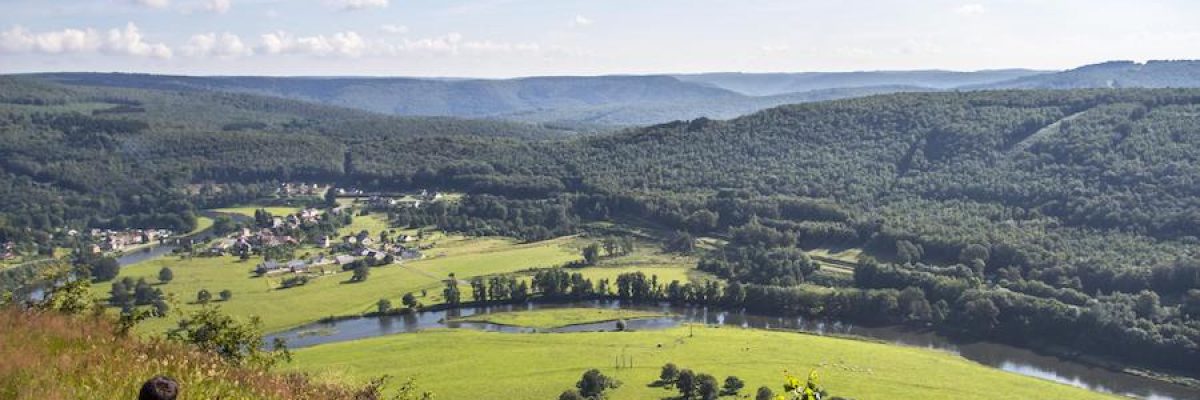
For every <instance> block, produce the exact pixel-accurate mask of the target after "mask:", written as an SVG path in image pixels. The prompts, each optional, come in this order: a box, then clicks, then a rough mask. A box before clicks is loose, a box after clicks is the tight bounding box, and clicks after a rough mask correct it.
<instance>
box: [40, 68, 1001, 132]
mask: <svg viewBox="0 0 1200 400" xmlns="http://www.w3.org/2000/svg"><path fill="white" fill-rule="evenodd" d="M962 75H974V73H962ZM35 76H36V77H38V78H41V79H46V80H50V81H55V82H62V83H66V84H71V85H80V86H83V85H87V86H103V87H120V88H135V89H154V90H172V91H187V92H214V91H215V92H227V93H246V94H257V95H264V96H276V97H283V98H288V99H294V100H302V101H308V102H313V103H319V104H326V105H332V106H338V107H347V108H354V109H359V110H365V111H371V112H378V113H384V114H392V115H403V116H443V117H459V118H487V119H493V120H511V121H522V122H527V123H537V124H546V125H550V126H557V127H569V128H571V129H573V130H582V131H589V132H591V131H608V130H611V129H613V127H620V126H631V125H649V124H655V123H662V122H666V121H673V120H679V119H693V118H700V117H709V118H733V117H736V116H739V115H743V114H747V113H751V112H754V111H758V110H762V109H765V108H770V107H775V106H779V105H782V104H792V103H802V102H811V101H823V100H833V99H841V98H848V97H858V96H865V95H871V94H880V93H895V92H903V91H923V90H930V88H926V87H924V86H915V85H910V84H906V82H909V80H906V79H888V78H886V77H884V78H882V79H876V80H871V81H869V82H870V83H869V84H852V85H847V86H838V85H811V86H812V88H811V89H805V90H796V91H789V92H779V93H772V94H770V95H746V94H742V93H738V92H736V91H733V90H730V89H726V88H724V87H721V85H717V84H713V83H710V82H704V81H701V80H696V81H692V80H687V79H683V77H673V76H665V75H651V76H597V77H532V78H519V79H507V80H484V79H417V78H267V77H191V76H164V75H143V74H89V73H60V74H38V75H35ZM987 76H989V77H990V76H991V75H987ZM1003 76H1009V75H1003ZM1013 76H1019V75H1013ZM700 78H703V77H701V76H696V77H692V79H700ZM934 79H937V77H930V78H929V79H927V80H925V81H921V82H928V81H929V80H934ZM997 79H998V77H992V79H987V78H986V77H980V78H978V79H976V80H971V81H969V82H973V83H984V82H994V81H996V80H997ZM714 82H715V81H714ZM831 83H838V84H841V83H845V80H837V81H835V82H831ZM943 86H944V85H943Z"/></svg>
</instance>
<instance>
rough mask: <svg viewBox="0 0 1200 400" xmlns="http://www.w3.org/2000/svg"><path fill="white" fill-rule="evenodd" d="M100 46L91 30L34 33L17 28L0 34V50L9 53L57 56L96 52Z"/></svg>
mask: <svg viewBox="0 0 1200 400" xmlns="http://www.w3.org/2000/svg"><path fill="white" fill-rule="evenodd" d="M100 44H101V40H100V36H99V35H97V34H96V31H94V30H92V29H87V30H79V29H64V30H61V31H53V32H41V33H35V32H30V31H29V30H28V29H25V28H24V27H21V26H17V27H13V28H11V29H9V30H7V31H4V32H2V33H0V49H3V50H4V51H6V52H10V53H25V52H35V53H49V54H58V53H75V52H84V51H96V50H97V49H99V48H100Z"/></svg>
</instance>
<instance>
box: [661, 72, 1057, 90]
mask: <svg viewBox="0 0 1200 400" xmlns="http://www.w3.org/2000/svg"><path fill="white" fill-rule="evenodd" d="M1046 73H1048V72H1047V71H1036V70H1029V69H1003V70H985V71H974V72H962V71H942V70H923V71H856V72H800V73H766V74H747V73H736V72H717V73H708V74H695V75H675V77H677V78H679V79H680V80H683V81H685V82H697V83H703V84H707V85H711V86H713V87H719V88H724V89H728V90H732V91H735V92H738V93H742V94H745V95H749V96H772V95H780V94H787V93H796V92H807V91H813V90H828V89H839V88H858V87H872V86H912V87H921V88H925V89H927V90H928V89H942V90H945V89H955V88H959V87H962V86H969V85H982V84H989V83H998V82H1004V81H1009V80H1013V79H1018V78H1023V77H1029V76H1035V75H1041V74H1046Z"/></svg>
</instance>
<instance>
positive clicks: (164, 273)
mask: <svg viewBox="0 0 1200 400" xmlns="http://www.w3.org/2000/svg"><path fill="white" fill-rule="evenodd" d="M172 279H175V273H174V272H171V269H170V268H167V267H163V268H162V269H160V270H158V282H159V283H164V284H165V283H168V282H170V281H171V280H172Z"/></svg>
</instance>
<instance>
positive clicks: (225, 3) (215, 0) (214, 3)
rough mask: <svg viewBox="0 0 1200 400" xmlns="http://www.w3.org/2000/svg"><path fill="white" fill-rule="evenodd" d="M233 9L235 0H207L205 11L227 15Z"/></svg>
mask: <svg viewBox="0 0 1200 400" xmlns="http://www.w3.org/2000/svg"><path fill="white" fill-rule="evenodd" d="M232 7H233V0H207V1H205V2H204V9H205V10H208V11H211V12H215V13H217V14H224V13H227V12H229V9H230V8H232Z"/></svg>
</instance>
